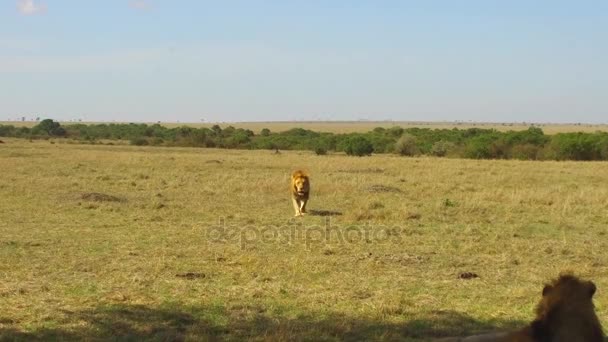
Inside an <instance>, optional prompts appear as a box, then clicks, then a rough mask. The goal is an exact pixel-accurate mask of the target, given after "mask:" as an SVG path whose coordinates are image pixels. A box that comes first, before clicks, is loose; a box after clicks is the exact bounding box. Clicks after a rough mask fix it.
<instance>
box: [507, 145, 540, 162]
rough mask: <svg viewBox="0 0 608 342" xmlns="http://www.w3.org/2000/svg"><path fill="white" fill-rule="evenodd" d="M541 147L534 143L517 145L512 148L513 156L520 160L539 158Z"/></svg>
mask: <svg viewBox="0 0 608 342" xmlns="http://www.w3.org/2000/svg"><path fill="white" fill-rule="evenodd" d="M540 149H541V148H540V147H538V146H536V145H532V144H523V145H515V146H513V148H512V149H511V158H515V159H520V160H536V159H538V156H539V152H540Z"/></svg>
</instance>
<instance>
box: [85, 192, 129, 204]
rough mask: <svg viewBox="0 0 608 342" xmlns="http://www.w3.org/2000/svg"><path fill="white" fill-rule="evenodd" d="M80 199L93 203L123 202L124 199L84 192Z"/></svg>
mask: <svg viewBox="0 0 608 342" xmlns="http://www.w3.org/2000/svg"><path fill="white" fill-rule="evenodd" d="M80 198H81V199H83V200H85V201H93V202H125V199H124V198H120V197H116V196H112V195H108V194H102V193H100V192H85V193H83V194H81V195H80Z"/></svg>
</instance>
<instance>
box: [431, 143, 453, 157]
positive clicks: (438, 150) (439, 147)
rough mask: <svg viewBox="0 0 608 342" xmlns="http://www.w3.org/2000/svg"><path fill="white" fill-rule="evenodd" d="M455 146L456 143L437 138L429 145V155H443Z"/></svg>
mask: <svg viewBox="0 0 608 342" xmlns="http://www.w3.org/2000/svg"><path fill="white" fill-rule="evenodd" d="M455 148H456V144H454V143H453V142H451V141H445V140H439V141H437V142H436V143H434V144H433V147H431V152H430V153H431V155H433V156H436V157H445V156H447V155H448V153H450V152H451V151H453V150H454V149H455Z"/></svg>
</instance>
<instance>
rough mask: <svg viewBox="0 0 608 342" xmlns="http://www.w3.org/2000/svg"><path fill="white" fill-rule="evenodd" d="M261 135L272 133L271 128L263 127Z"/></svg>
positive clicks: (265, 135)
mask: <svg viewBox="0 0 608 342" xmlns="http://www.w3.org/2000/svg"><path fill="white" fill-rule="evenodd" d="M260 135H261V136H263V137H267V136H269V135H270V130H269V129H268V128H262V131H261V132H260Z"/></svg>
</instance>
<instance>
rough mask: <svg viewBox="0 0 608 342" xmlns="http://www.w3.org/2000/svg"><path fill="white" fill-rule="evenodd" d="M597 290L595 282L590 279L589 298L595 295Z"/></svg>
mask: <svg viewBox="0 0 608 342" xmlns="http://www.w3.org/2000/svg"><path fill="white" fill-rule="evenodd" d="M595 291H597V287H596V286H595V284H594V283H593V282H592V281H590V282H589V298H591V297H593V295H594V294H595Z"/></svg>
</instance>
